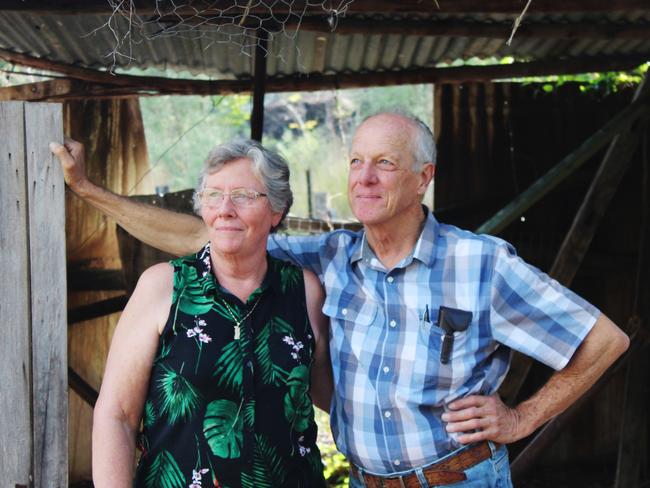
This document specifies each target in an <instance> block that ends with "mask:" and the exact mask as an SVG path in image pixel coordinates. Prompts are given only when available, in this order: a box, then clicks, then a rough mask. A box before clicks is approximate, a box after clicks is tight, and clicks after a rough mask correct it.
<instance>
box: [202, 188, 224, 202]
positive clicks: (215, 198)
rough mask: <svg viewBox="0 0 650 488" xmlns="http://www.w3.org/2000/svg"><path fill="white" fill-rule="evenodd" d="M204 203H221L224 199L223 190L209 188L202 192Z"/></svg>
mask: <svg viewBox="0 0 650 488" xmlns="http://www.w3.org/2000/svg"><path fill="white" fill-rule="evenodd" d="M201 196H202V198H203V204H204V205H212V206H215V205H219V204H220V203H221V201H222V200H223V192H221V191H219V190H207V191H204V192H203V193H202V194H201Z"/></svg>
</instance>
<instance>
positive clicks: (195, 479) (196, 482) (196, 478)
mask: <svg viewBox="0 0 650 488" xmlns="http://www.w3.org/2000/svg"><path fill="white" fill-rule="evenodd" d="M208 471H210V470H209V469H206V468H203V469H199V470H198V471H197V470H196V469H193V470H192V484H191V485H189V487H188V488H202V485H201V483H202V482H203V481H202V478H203V475H204V474H205V473H207V472H208Z"/></svg>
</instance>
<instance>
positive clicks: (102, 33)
mask: <svg viewBox="0 0 650 488" xmlns="http://www.w3.org/2000/svg"><path fill="white" fill-rule="evenodd" d="M513 18H514V15H507V14H472V15H451V14H449V15H444V14H439V15H436V16H430V15H411V16H409V17H406V16H392V17H391V20H393V21H396V22H400V21H404V22H406V19H419V20H425V21H426V22H431V23H436V22H449V21H457V22H465V23H470V27H471V25H474V24H476V28H477V29H479V30H480V28H481V26H483V25H486V24H488V25H501V26H503V27H504V28H506V29H505V32H506V34H505V35H504V36H503V38H493V37H492V38H490V37H461V36H449V35H440V36H420V35H413V34H409V33H408V32H404V33H399V34H397V33H390V34H389V33H382V32H373V33H369V34H361V33H352V34H343V33H337V32H314V31H308V30H305V29H302V30H298V32H297V33H296V32H295V31H290V32H288V33H286V34H283V33H279V34H272V35H271V37H270V38H269V44H268V52H269V53H270V56H268V58H267V73H268V75H269V76H276V75H296V74H306V73H312V72H320V73H325V74H335V73H344V72H357V71H382V70H397V69H410V68H418V67H432V66H435V65H436V64H439V63H442V62H445V63H450V62H452V61H454V60H458V59H469V58H472V57H479V58H489V57H497V58H501V57H505V56H513V57H515V58H519V59H525V60H537V59H556V58H563V57H576V58H580V57H587V56H603V55H608V56H631V55H635V56H636V55H647V58H648V59H650V36H647V35H646V36H638V38H614V39H603V38H600V39H593V38H592V39H588V38H579V39H571V38H566V37H559V38H549V37H546V36H543V37H530V36H523V35H522V36H517V35H515V38H514V41H513V42H512V45H511V46H508V45H506V37H507V32H508V31H509V29H508V28H507V27H508V26H510V25H511V24H512V21H513ZM108 19H109V18H108V17H107V16H103V15H96V14H80V15H52V14H48V15H42V14H33V13H24V12H3V13H2V14H1V15H0V48H3V49H7V50H11V51H15V52H19V53H23V54H29V55H32V56H36V57H44V58H47V59H50V60H53V61H58V62H62V63H66V64H74V65H77V66H84V67H89V68H110V67H115V68H118V69H120V68H158V69H172V70H174V71H189V72H191V73H194V74H198V73H203V74H205V75H208V76H209V77H210V78H214V79H228V78H242V77H249V76H250V74H251V71H252V69H253V61H252V60H253V57H252V53H253V51H254V46H253V44H254V39H251V38H250V37H244V36H243V35H242V33H243V32H244V31H243V30H242V29H241V28H239V27H237V26H234V27H233V26H229V27H227V26H220V27H219V28H217V27H216V26H214V25H206V26H202V27H194V28H192V29H185V30H184V31H183V32H181V29H179V28H177V29H175V30H174V31H170V32H167V33H161V32H160V27H159V26H157V25H156V24H149V25H146V26H145V27H143V28H142V30H141V31H140V29H138V28H137V27H136V28H135V29H133V35H132V36H131V37H130V42H123V43H122V45H121V46H120V47H119V48H118V49H117V50H118V51H119V54H114V51H115V50H116V46H117V44H118V39H120V38H122V37H123V36H124V35H125V33H126V32H127V30H128V29H127V27H128V24H127V23H126V21H125V20H124V19H123V18H114V19H113V24H112V25H113V28H114V30H111V29H110V28H109V27H108V25H107V22H108ZM355 19H360V17H355ZM365 21H366V22H368V23H369V24H370V25H371V26H372V25H373V23H374V24H376V25H381V18H378V17H372V18H369V17H366V18H365ZM341 22H345V19H342V20H341ZM576 24H579V25H583V26H584V25H609V26H612V25H617V26H621V27H626V26H636V27H637V28H639V27H640V28H645V27H647V28H648V29H650V10H646V11H636V10H635V11H626V12H611V13H583V14H580V13H569V14H538V13H536V14H529V15H527V16H526V17H525V18H524V22H523V24H522V29H523V28H525V27H526V26H527V25H534V26H550V25H556V26H565V27H566V29H567V32H570V31H571V28H572V26H574V25H576ZM378 30H380V29H379V28H378ZM141 32H142V33H145V35H146V36H147V37H149V38H144V37H142V35H141ZM248 32H249V33H250V32H251V31H250V30H249V31H248ZM125 39H129V38H125Z"/></svg>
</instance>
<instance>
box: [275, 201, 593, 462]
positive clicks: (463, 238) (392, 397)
mask: <svg viewBox="0 0 650 488" xmlns="http://www.w3.org/2000/svg"><path fill="white" fill-rule="evenodd" d="M269 251H270V252H271V254H272V255H274V256H275V257H278V258H280V259H288V260H291V261H293V262H295V263H296V264H298V265H300V266H302V267H305V268H307V269H311V270H312V271H314V272H315V273H316V274H317V275H318V276H319V278H320V280H321V282H322V283H323V284H324V286H325V290H326V295H327V296H326V300H325V304H324V306H323V312H324V313H325V314H326V315H328V316H329V317H330V319H331V326H330V327H331V329H330V332H331V335H330V353H331V356H332V366H333V372H334V384H335V393H334V400H333V405H332V411H331V425H332V433H333V435H334V439H335V441H336V444H337V447H338V448H339V450H340V451H341V452H342V453H343V454H345V455H346V457H347V458H348V459H349V460H350V461H351V462H353V463H354V464H356V465H358V466H360V467H362V468H363V469H365V470H367V471H369V472H373V473H377V474H390V473H397V472H401V471H405V470H408V469H411V468H414V467H418V466H422V465H425V464H429V463H431V462H432V461H435V460H436V459H438V458H440V457H442V456H444V455H446V454H448V453H449V452H451V451H453V450H455V449H456V448H457V446H458V445H457V444H456V443H455V441H454V440H453V439H452V438H451V437H450V436H449V435H448V434H447V432H446V430H445V428H444V424H443V422H442V421H441V418H440V416H441V415H442V413H443V411H444V406H445V404H447V403H449V402H451V401H453V400H455V399H457V398H461V397H464V396H467V395H470V394H484V395H488V394H492V393H494V392H495V391H496V390H497V389H498V388H499V386H500V384H501V382H502V381H503V378H504V377H505V374H506V372H507V370H508V367H509V364H510V358H511V349H515V350H518V351H520V352H522V353H524V354H526V355H528V356H531V357H533V358H535V359H537V360H539V361H541V362H543V363H545V364H547V365H548V366H550V367H552V368H554V369H561V368H563V367H564V366H565V365H566V364H567V362H568V361H569V359H570V358H571V356H572V355H573V353H574V351H575V350H576V348H577V347H578V346H579V345H580V343H581V342H582V340H583V339H584V337H585V336H586V335H587V333H588V332H589V331H590V330H591V327H592V326H593V324H594V323H595V321H596V319H597V317H598V315H599V313H600V312H599V311H598V310H597V309H596V308H595V307H593V306H592V305H590V304H589V303H587V302H586V301H584V300H583V299H582V298H580V297H578V296H577V295H575V294H574V293H573V292H571V291H570V290H568V289H566V288H564V287H562V286H561V285H559V284H558V283H557V282H556V281H554V280H552V279H551V278H549V277H548V276H547V275H545V274H543V273H542V272H541V271H539V270H538V269H536V268H534V267H532V266H530V265H528V264H526V263H524V262H523V261H522V260H521V259H520V258H519V257H517V256H516V254H515V251H514V249H513V248H512V247H511V246H510V245H509V244H507V243H506V242H504V241H502V240H500V239H497V238H495V237H491V236H486V235H476V234H473V233H471V232H467V231H463V230H460V229H458V228H456V227H453V226H450V225H445V224H440V223H438V222H437V221H436V219H435V218H434V217H433V215H432V214H431V213H430V212H428V211H427V219H426V222H425V225H424V228H423V230H422V234H421V235H420V237H419V239H418V241H417V244H416V246H415V248H414V251H413V254H412V255H410V256H408V257H407V258H405V259H404V260H403V261H402V262H401V263H399V264H398V265H396V266H395V267H394V268H393V269H390V270H388V269H385V268H384V266H383V265H382V264H381V262H380V261H379V260H378V259H377V258H376V257H375V255H374V254H373V252H372V249H371V248H370V247H369V246H368V244H367V242H366V240H365V233H364V232H363V231H360V232H357V233H354V232H350V231H336V232H331V233H328V234H323V235H320V236H313V237H286V236H272V237H271V238H270V239H269ZM441 305H445V306H447V307H452V308H457V309H462V310H466V311H470V312H472V321H471V324H470V326H469V328H468V329H467V330H466V331H465V332H456V333H455V334H454V346H453V350H452V354H451V360H450V361H449V363H447V364H441V363H440V346H441V343H442V336H443V332H442V330H441V328H440V327H439V326H438V325H437V324H436V323H435V322H436V318H437V316H438V309H439V307H440V306H441ZM427 308H428V309H429V316H430V321H429V322H427V321H425V320H424V318H425V310H426V309H427Z"/></svg>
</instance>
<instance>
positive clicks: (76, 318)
mask: <svg viewBox="0 0 650 488" xmlns="http://www.w3.org/2000/svg"><path fill="white" fill-rule="evenodd" d="M128 301H129V297H128V296H127V295H119V296H116V297H112V298H107V299H106V300H100V301H98V302H95V303H91V304H89V305H82V306H80V307H77V308H73V309H71V310H70V311H69V312H68V323H69V324H70V325H72V324H76V323H79V322H83V321H84V320H92V319H96V318H97V317H103V316H104V315H110V314H112V313H115V312H121V311H122V310H124V307H126V303H127V302H128Z"/></svg>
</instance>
